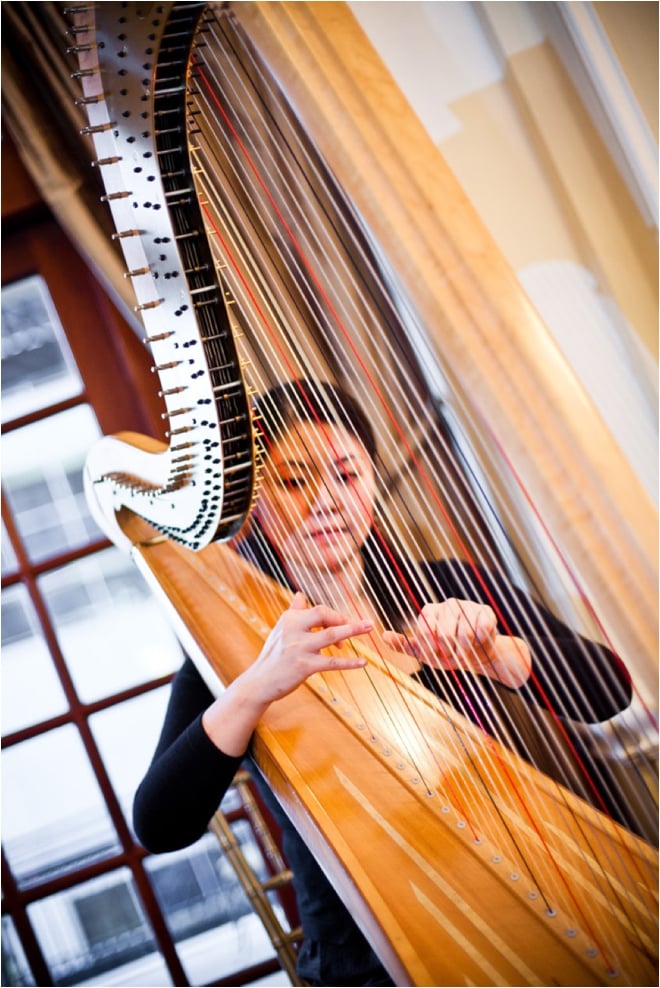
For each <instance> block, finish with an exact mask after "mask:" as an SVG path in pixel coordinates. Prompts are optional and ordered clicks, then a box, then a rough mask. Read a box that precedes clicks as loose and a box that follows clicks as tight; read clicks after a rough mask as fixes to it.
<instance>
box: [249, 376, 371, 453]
mask: <svg viewBox="0 0 660 988" xmlns="http://www.w3.org/2000/svg"><path fill="white" fill-rule="evenodd" d="M254 413H255V421H256V425H257V432H258V434H259V435H260V436H261V441H262V446H263V447H264V452H265V453H266V455H267V454H268V446H269V444H270V443H271V442H273V441H275V440H276V438H277V437H278V436H279V435H280V434H281V433H282V432H283V431H284V430H285V429H288V428H290V427H291V426H292V425H294V424H295V423H296V422H301V421H303V422H317V423H319V424H328V425H342V426H344V428H345V429H347V430H348V431H349V432H351V433H353V434H354V435H356V436H357V438H358V439H359V440H360V442H361V443H362V445H363V446H364V448H365V449H366V451H367V453H368V454H369V456H370V457H371V459H372V460H374V459H375V457H376V439H375V437H374V433H373V429H372V428H371V423H370V422H369V420H368V418H367V417H366V415H365V414H364V412H363V411H362V409H361V408H360V406H359V405H358V403H357V402H356V401H355V400H354V399H353V398H352V397H351V396H350V395H349V394H348V393H347V392H346V391H344V390H343V389H342V388H340V387H338V386H337V385H334V384H329V383H328V382H321V383H316V382H314V381H309V380H307V379H305V378H299V379H297V380H293V381H287V382H286V383H284V384H277V385H276V386H275V387H273V388H271V389H270V390H269V391H266V392H265V394H263V395H261V396H260V397H259V398H258V399H257V401H256V402H255V405H254Z"/></svg>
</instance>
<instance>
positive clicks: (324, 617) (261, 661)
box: [133, 594, 373, 852]
mask: <svg viewBox="0 0 660 988" xmlns="http://www.w3.org/2000/svg"><path fill="white" fill-rule="evenodd" d="M372 628H373V623H372V622H371V621H352V622H347V621H346V619H345V617H343V616H342V615H341V614H339V613H338V612H336V611H334V610H332V609H331V608H329V607H324V606H323V605H318V606H316V607H308V606H307V602H306V600H305V598H304V596H303V595H302V594H297V595H296V596H295V597H294V600H293V602H292V604H291V607H290V608H289V609H288V610H287V611H285V612H284V614H283V615H282V617H281V618H280V620H279V621H278V622H277V624H276V625H275V627H274V629H273V631H272V632H271V634H270V635H269V636H268V638H267V640H266V643H265V644H264V647H263V649H262V650H261V653H260V654H259V656H258V657H257V659H256V660H255V662H254V663H253V664H252V665H251V666H249V668H248V669H246V670H245V672H243V673H242V674H241V675H240V676H238V677H237V678H236V679H235V680H234V682H233V683H232V684H231V685H230V686H228V687H227V689H226V690H225V691H224V692H223V693H222V694H221V695H220V696H219V697H218V698H217V699H215V700H214V699H213V696H212V694H211V693H210V691H209V690H208V688H207V687H206V685H205V684H204V682H203V680H202V679H201V677H200V676H199V674H198V673H197V670H196V669H195V667H194V666H193V664H192V662H191V661H190V660H189V659H187V660H186V662H185V663H184V665H183V666H182V668H181V670H180V671H179V673H177V675H176V676H175V678H174V681H173V684H172V692H171V695H170V701H169V704H168V708H167V713H166V715H165V722H164V724H163V729H162V731H161V736H160V739H159V741H158V745H157V747H156V752H155V754H154V757H153V759H152V761H151V764H150V766H149V768H148V770H147V773H146V775H145V777H144V779H143V780H142V782H141V784H140V786H139V788H138V790H137V792H136V795H135V799H134V803H133V821H134V826H135V832H136V834H137V836H138V838H139V840H140V841H141V843H143V844H144V846H145V847H146V848H148V849H149V850H151V851H153V852H162V851H172V850H176V849H178V848H181V847H186V846H187V845H189V844H191V843H193V842H194V841H196V840H198V839H199V837H201V836H202V834H203V833H204V831H205V829H206V827H207V826H208V823H209V820H210V819H211V817H212V816H213V814H214V813H215V811H216V809H217V808H218V805H219V803H220V801H221V799H222V797H223V796H224V794H225V792H226V791H227V789H228V788H229V786H230V785H231V783H232V780H233V777H234V775H235V773H236V771H237V769H238V767H239V765H240V763H241V761H242V760H243V757H244V756H245V754H246V751H247V748H248V745H249V742H250V738H251V737H252V733H253V731H254V729H255V727H256V725H257V723H258V722H259V720H260V718H261V717H262V716H263V714H264V712H265V711H266V710H267V709H268V707H269V706H270V704H271V703H274V702H275V701H277V700H278V699H279V698H280V697H283V696H286V695H287V694H288V693H290V692H292V690H294V689H295V688H296V687H297V686H299V685H300V684H301V683H302V682H304V680H305V679H307V677H308V676H311V675H312V674H313V673H315V672H320V671H323V670H326V669H355V668H358V667H361V666H364V665H365V663H366V659H364V658H362V657H360V656H357V655H349V656H347V657H341V658H339V657H335V656H329V655H327V654H326V653H325V651H324V649H326V648H328V647H329V646H331V645H336V644H338V643H339V642H341V641H342V640H343V639H344V638H350V637H354V636H356V635H360V634H366V633H368V632H369V631H371V630H372Z"/></svg>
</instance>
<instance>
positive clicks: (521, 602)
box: [389, 564, 632, 723]
mask: <svg viewBox="0 0 660 988" xmlns="http://www.w3.org/2000/svg"><path fill="white" fill-rule="evenodd" d="M431 572H433V574H434V575H435V576H436V578H437V583H438V591H439V593H442V592H443V591H444V592H445V593H447V594H448V598H447V599H445V600H441V601H440V602H438V603H433V604H428V605H426V606H425V607H424V608H423V609H422V611H421V614H420V615H419V618H418V621H417V627H416V628H415V629H414V632H413V634H412V636H411V635H408V636H406V638H405V639H404V638H403V637H402V636H398V635H396V636H393V635H390V636H389V637H390V644H391V645H394V646H395V647H397V646H398V647H399V648H405V649H406V651H408V652H412V653H413V654H415V655H417V658H418V659H419V661H420V662H421V663H422V666H421V669H420V671H419V674H418V675H419V678H421V679H422V681H423V682H424V683H425V685H426V686H428V687H429V688H431V689H433V691H434V692H436V693H438V694H439V695H441V696H443V697H445V698H447V699H450V702H453V699H452V698H455V697H457V696H461V695H462V692H463V691H464V690H465V689H467V690H468V691H470V678H471V677H487V678H488V679H490V680H493V681H495V682H499V683H500V684H502V685H504V686H506V687H507V688H509V689H515V690H516V691H517V692H518V693H519V695H520V696H522V697H523V698H524V699H525V700H527V702H529V703H531V704H533V705H537V706H542V707H544V708H545V709H548V710H551V711H552V712H554V713H555V714H557V715H558V716H561V717H566V718H569V719H571V720H576V721H583V722H585V723H597V722H600V721H605V720H608V719H609V718H611V717H613V716H614V715H615V714H617V713H620V712H621V711H622V710H624V709H625V708H626V707H627V706H629V704H630V702H631V699H632V684H631V679H630V676H629V674H628V672H627V670H626V668H625V666H624V665H623V663H622V661H621V660H620V659H619V657H618V656H616V655H615V654H614V653H613V652H612V651H611V650H610V649H608V648H607V647H605V646H604V645H600V644H598V643H596V642H593V641H590V640H588V639H586V638H584V637H583V636H580V635H578V634H577V633H576V632H574V631H572V630H571V629H570V628H569V627H567V626H566V625H565V624H563V623H562V622H561V621H560V620H559V619H558V618H556V617H555V616H554V615H553V614H552V613H551V612H550V611H548V610H547V609H545V608H544V607H542V606H541V605H539V604H538V603H537V602H536V601H534V600H533V599H532V598H531V597H530V596H529V595H528V594H526V593H524V592H523V591H521V590H519V589H517V588H515V587H512V586H508V587H507V588H506V590H503V589H502V582H503V581H502V580H501V579H499V578H498V579H497V580H495V578H494V577H493V576H492V575H491V574H489V573H488V572H487V571H485V570H479V571H478V574H477V576H476V578H475V571H474V570H472V569H468V568H467V567H464V566H463V567H461V566H459V565H457V564H453V565H452V566H451V569H450V568H449V567H448V566H443V564H437V565H435V566H434V567H433V569H432V571H431ZM467 588H470V591H469V592H472V593H474V594H475V599H474V600H460V599H457V598H456V597H451V596H449V594H451V593H452V592H453V593H456V592H459V591H461V590H462V592H463V593H465V592H466V589H467ZM477 598H480V599H477ZM486 602H487V603H486ZM395 639H396V640H395Z"/></svg>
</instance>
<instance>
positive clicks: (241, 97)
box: [220, 77, 599, 772]
mask: <svg viewBox="0 0 660 988" xmlns="http://www.w3.org/2000/svg"><path fill="white" fill-rule="evenodd" d="M220 88H221V89H222V92H223V93H225V92H226V91H227V79H226V77H225V78H224V79H223V85H222V86H221V87H220ZM245 95H246V94H245V92H241V93H239V94H238V97H239V100H240V102H241V103H244V102H245ZM248 98H249V94H248ZM243 137H244V139H246V140H247V139H248V135H243ZM269 150H270V149H269ZM261 168H262V169H263V170H264V171H267V173H268V174H269V175H270V176H272V174H273V171H274V169H273V168H271V169H270V170H267V169H265V167H264V165H263V164H261ZM280 184H281V183H280ZM300 195H301V196H303V201H305V196H306V197H307V199H309V189H304V190H302V192H301V193H300ZM278 246H281V245H278ZM359 246H360V245H358V248H359ZM340 260H341V261H343V255H340ZM290 262H291V265H294V264H299V261H298V259H297V258H295V257H291V258H290ZM350 301H351V302H353V298H352V295H351V297H350ZM372 324H377V320H374V322H373V323H372ZM288 376H291V371H290V369H289V373H288ZM411 417H412V416H411ZM465 513H466V511H465V505H463V506H462V508H461V514H462V515H464V514H465ZM498 572H499V566H496V567H495V573H496V574H498ZM471 589H472V590H474V587H472V588H471ZM467 595H468V596H471V595H472V594H471V593H470V592H469V590H468V591H467ZM595 771H596V772H598V771H599V770H598V768H597V766H596V769H595Z"/></svg>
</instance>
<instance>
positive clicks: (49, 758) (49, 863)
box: [2, 725, 120, 887]
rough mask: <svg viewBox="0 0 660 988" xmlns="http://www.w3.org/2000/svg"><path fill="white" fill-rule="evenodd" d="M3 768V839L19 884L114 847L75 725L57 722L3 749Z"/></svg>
mask: <svg viewBox="0 0 660 988" xmlns="http://www.w3.org/2000/svg"><path fill="white" fill-rule="evenodd" d="M2 769H3V771H2V796H3V799H2V840H3V846H4V849H5V852H6V854H7V857H8V859H9V864H10V865H11V868H12V871H13V873H14V875H15V877H16V880H17V881H18V883H19V885H20V886H21V887H26V886H29V885H33V884H36V883H38V882H43V881H46V880H47V879H52V878H56V877H57V876H58V875H62V874H64V873H66V872H69V871H72V870H74V869H75V868H80V867H83V866H84V865H87V864H89V863H90V862H93V861H98V860H100V859H102V858H104V857H107V856H108V855H109V854H114V853H116V852H117V851H119V849H120V846H119V841H118V839H117V835H116V833H115V830H114V827H113V825H112V821H111V819H110V817H109V815H108V812H107V809H106V806H105V803H104V801H103V797H102V794H101V791H100V790H99V788H98V784H97V781H96V778H95V776H94V774H93V772H92V768H91V765H90V763H89V761H88V759H87V755H86V753H85V750H84V748H83V745H82V742H81V740H80V736H79V734H78V732H77V730H76V729H75V728H74V727H72V726H70V725H68V726H66V727H60V728H58V729H57V730H54V731H48V732H47V733H46V734H41V735H40V736H39V737H36V738H33V739H31V740H30V741H23V742H21V743H20V744H17V745H14V746H13V747H10V748H6V749H5V751H4V752H3V755H2Z"/></svg>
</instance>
